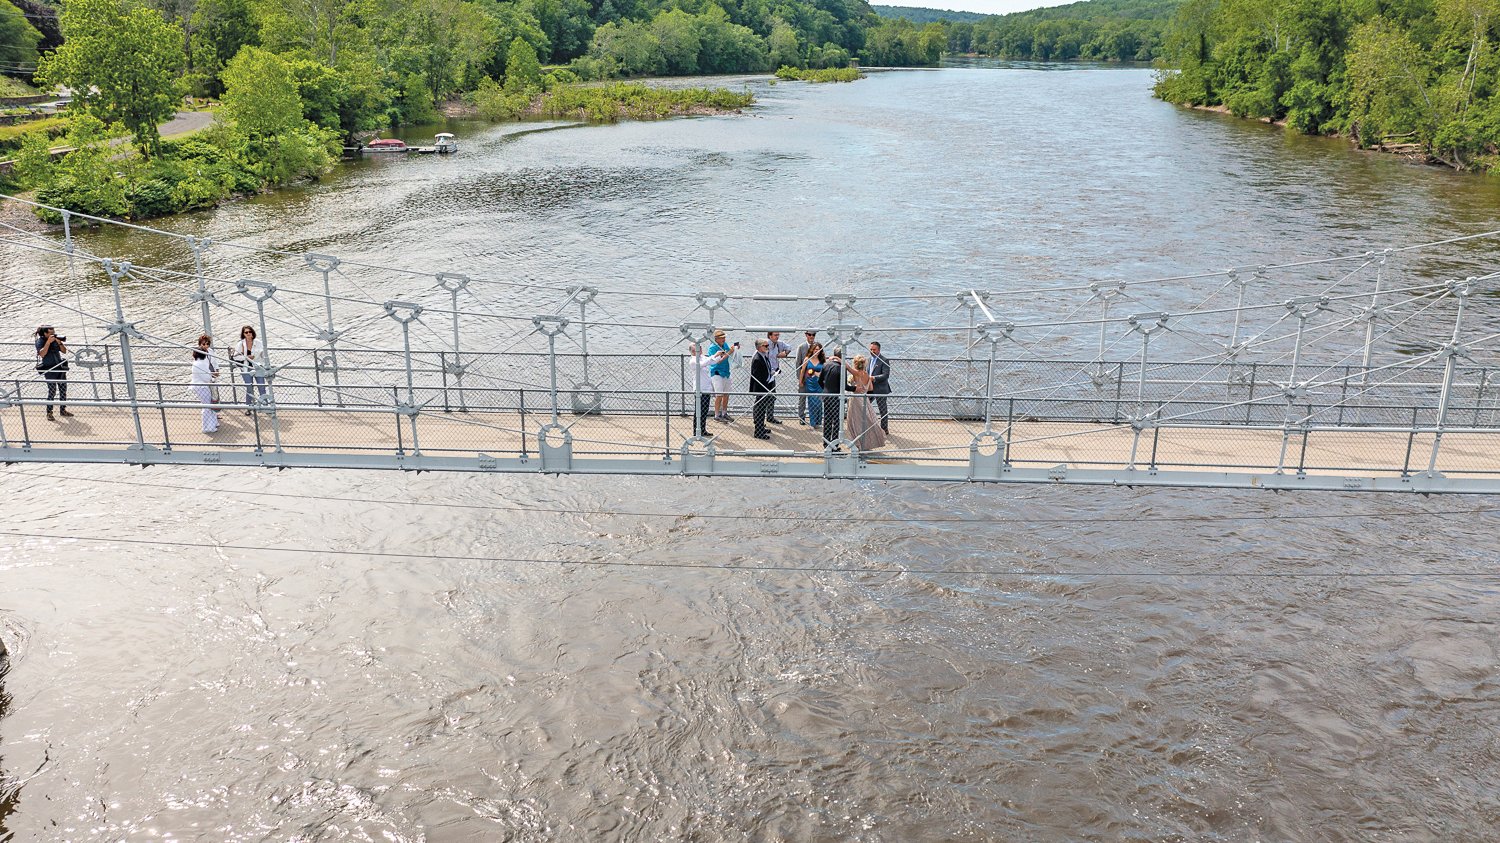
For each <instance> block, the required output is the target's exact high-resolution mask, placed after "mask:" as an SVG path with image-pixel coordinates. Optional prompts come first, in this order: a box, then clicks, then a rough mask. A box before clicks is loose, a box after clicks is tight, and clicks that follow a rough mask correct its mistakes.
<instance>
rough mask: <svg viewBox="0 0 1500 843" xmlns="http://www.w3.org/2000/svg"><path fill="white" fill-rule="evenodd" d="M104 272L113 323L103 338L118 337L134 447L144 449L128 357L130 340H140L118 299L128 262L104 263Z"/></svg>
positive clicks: (128, 271)
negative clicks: (112, 306) (112, 300)
mask: <svg viewBox="0 0 1500 843" xmlns="http://www.w3.org/2000/svg"><path fill="white" fill-rule="evenodd" d="M104 271H105V273H107V274H108V275H109V286H110V289H111V291H112V292H113V293H114V297H115V321H114V322H113V323H111V324H110V325H107V326H106V329H107V330H106V332H105V337H111V336H119V338H120V363H121V364H122V365H123V366H124V367H125V394H126V396H127V397H128V400H129V401H130V417H131V420H132V421H133V422H135V447H136V448H137V449H139V450H142V451H144V450H145V449H146V432H145V430H144V429H143V428H142V427H141V405H140V401H139V400H138V397H137V395H136V388H135V387H136V385H135V365H134V363H133V361H132V360H131V356H130V340H131V339H132V338H135V339H140V336H141V333H140V331H137V330H136V329H135V323H134V322H126V321H125V305H124V302H123V300H122V299H121V297H120V279H121V278H124V277H125V276H126V275H128V274H130V264H129V263H128V262H124V261H121V262H118V263H117V262H115V261H105V262H104Z"/></svg>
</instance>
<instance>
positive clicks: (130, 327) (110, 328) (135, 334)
mask: <svg viewBox="0 0 1500 843" xmlns="http://www.w3.org/2000/svg"><path fill="white" fill-rule="evenodd" d="M116 334H124V335H125V336H127V337H130V338H131V339H133V340H139V339H144V338H145V337H144V335H142V334H141V332H140V331H137V330H136V329H135V323H134V322H124V321H120V322H109V323H106V324H105V326H104V337H105V339H108V338H110V337H112V336H115V335H116Z"/></svg>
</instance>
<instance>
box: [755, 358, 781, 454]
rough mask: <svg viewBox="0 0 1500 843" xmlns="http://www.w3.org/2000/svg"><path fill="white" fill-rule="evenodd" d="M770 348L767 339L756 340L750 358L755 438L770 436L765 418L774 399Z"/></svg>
mask: <svg viewBox="0 0 1500 843" xmlns="http://www.w3.org/2000/svg"><path fill="white" fill-rule="evenodd" d="M770 349H771V343H770V341H769V340H756V341H755V356H754V357H752V358H750V395H751V400H753V401H754V405H753V412H754V415H755V438H756V439H770V438H771V431H770V430H769V429H767V428H766V420H767V418H768V417H769V414H770V412H771V402H772V401H774V400H776V399H775V398H774V397H773V396H774V395H775V393H776V375H775V369H774V368H773V366H774V365H775V364H774V363H772V362H771V361H772V360H773V359H774V358H772V357H771V350H770Z"/></svg>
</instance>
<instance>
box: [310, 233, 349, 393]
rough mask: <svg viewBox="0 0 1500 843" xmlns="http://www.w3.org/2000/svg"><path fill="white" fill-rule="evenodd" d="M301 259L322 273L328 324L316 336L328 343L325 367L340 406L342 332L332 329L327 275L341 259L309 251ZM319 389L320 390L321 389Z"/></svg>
mask: <svg viewBox="0 0 1500 843" xmlns="http://www.w3.org/2000/svg"><path fill="white" fill-rule="evenodd" d="M302 259H303V260H304V261H305V262H306V263H307V266H308V268H310V269H312V271H314V272H320V273H322V274H323V312H324V315H325V316H326V318H327V320H328V324H327V326H326V327H324V328H323V330H321V331H319V332H318V335H317V336H318V341H319V342H326V343H328V357H327V358H326V359H327V360H328V361H329V365H328V366H327V369H328V371H329V372H331V373H332V374H333V393H334V396H335V397H336V398H337V399H338V405H339V406H340V407H342V406H344V397H343V390H342V389H341V388H340V386H339V347H338V342H339V337H341V336H343V335H344V332H343V331H337V330H334V327H333V286H332V284H331V283H329V280H328V276H329V275H331V274H332V273H333V272H335V271H336V270H337V269H338V268H339V264H340V263H341V261H340V260H339V259H338V258H336V257H334V256H332V255H317V254H311V253H309V254H307V255H304V256H303V258H302ZM313 359H314V360H315V361H316V360H317V359H318V358H317V357H316V355H315V356H314V358H313ZM319 391H320V392H321V389H320V390H319Z"/></svg>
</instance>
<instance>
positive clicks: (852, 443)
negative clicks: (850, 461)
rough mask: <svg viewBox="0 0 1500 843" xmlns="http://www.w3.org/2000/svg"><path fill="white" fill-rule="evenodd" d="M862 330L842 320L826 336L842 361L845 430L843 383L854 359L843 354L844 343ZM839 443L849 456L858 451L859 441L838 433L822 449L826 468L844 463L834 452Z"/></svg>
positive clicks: (842, 414)
mask: <svg viewBox="0 0 1500 843" xmlns="http://www.w3.org/2000/svg"><path fill="white" fill-rule="evenodd" d="M863 332H864V329H863V328H861V327H859V326H858V325H845V324H844V323H842V322H840V323H838V324H836V325H831V326H829V328H828V338H829V339H830V340H832V341H833V343H834V347H835V348H836V349H837V350H838V353H839V359H840V360H842V361H843V364H842V365H841V366H840V367H839V368H840V370H841V372H842V375H843V376H842V377H840V378H839V424H840V425H841V426H842V427H843V428H844V429H845V431H847V430H848V428H849V390H848V389H846V388H845V384H847V383H848V381H849V367H850V366H852V365H853V359H854V358H852V357H850V356H848V355H847V354H845V352H846V351H847V350H848V349H847V348H846V347H845V344H846V343H851V342H854V341H856V340H858V339H859V335H860V334H861V333H863ZM841 445H843V446H845V447H846V448H847V450H848V455H849V456H851V457H852V456H854V455H856V454H857V453H858V452H859V443H858V442H857V441H856V440H854V439H851V438H849V437H848V436H847V435H843V434H840V436H839V438H837V439H835V440H833V441H832V442H829V443H828V445H827V447H826V448H825V449H824V454H823V458H824V459H825V460H827V468H828V469H829V470H830V471H831V470H833V469H834V468H835V467H838V466H842V465H843V463H844V460H838V458H837V456H836V455H835V454H834V451H835V449H837V448H839V447H840V446H841ZM836 460H837V462H836Z"/></svg>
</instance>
